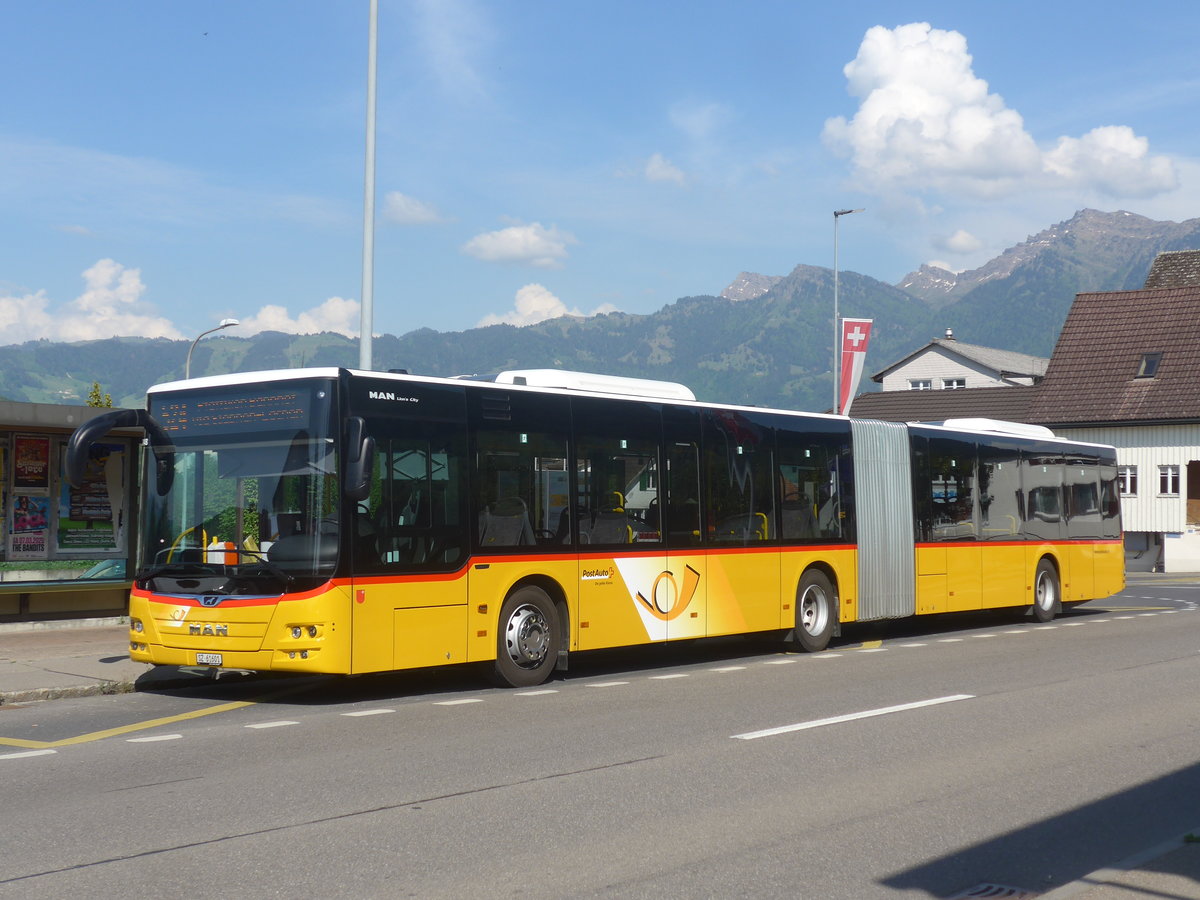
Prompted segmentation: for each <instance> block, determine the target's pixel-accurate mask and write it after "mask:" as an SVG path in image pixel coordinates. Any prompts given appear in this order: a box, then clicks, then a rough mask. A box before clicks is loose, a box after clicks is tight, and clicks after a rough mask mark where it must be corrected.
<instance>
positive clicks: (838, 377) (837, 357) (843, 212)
mask: <svg viewBox="0 0 1200 900" xmlns="http://www.w3.org/2000/svg"><path fill="white" fill-rule="evenodd" d="M862 211H863V210H862V209H835V210H834V211H833V414H834V415H835V416H836V415H837V414H838V413H840V412H841V410H840V409H839V408H838V406H839V405H840V403H841V402H842V366H841V362H842V361H841V343H842V328H841V325H840V324H839V322H838V219H840V218H841V217H842V216H848V215H850V214H851V213H859V212H862Z"/></svg>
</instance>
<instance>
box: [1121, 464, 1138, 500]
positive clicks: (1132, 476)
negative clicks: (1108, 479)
mask: <svg viewBox="0 0 1200 900" xmlns="http://www.w3.org/2000/svg"><path fill="white" fill-rule="evenodd" d="M1117 484H1118V485H1120V488H1121V496H1122V497H1136V496H1137V466H1118V467H1117Z"/></svg>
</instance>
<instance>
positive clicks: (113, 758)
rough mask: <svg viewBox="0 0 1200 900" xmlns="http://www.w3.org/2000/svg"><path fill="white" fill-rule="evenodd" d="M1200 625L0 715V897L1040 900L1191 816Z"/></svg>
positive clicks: (277, 688)
mask: <svg viewBox="0 0 1200 900" xmlns="http://www.w3.org/2000/svg"><path fill="white" fill-rule="evenodd" d="M1198 604H1200V586H1196V585H1168V584H1155V585H1142V586H1138V587H1135V588H1133V589H1131V590H1129V591H1127V592H1126V593H1125V594H1123V595H1120V596H1119V597H1116V598H1112V599H1110V600H1107V601H1103V602H1097V603H1092V604H1089V605H1087V606H1083V607H1079V608H1078V609H1076V610H1073V611H1070V612H1068V613H1067V614H1066V615H1065V616H1064V617H1062V618H1060V619H1059V620H1057V621H1055V622H1054V623H1051V624H1050V625H1046V626H1039V625H1036V624H1032V623H1027V622H1021V621H1018V620H1016V619H1015V618H1013V617H1012V616H1011V615H1008V616H998V615H981V616H967V617H942V618H938V619H933V620H913V621H909V622H905V623H894V624H893V625H891V626H890V627H889V628H888V629H886V630H883V629H879V630H876V629H870V628H865V627H864V628H858V629H854V630H852V631H849V632H848V633H847V634H846V635H845V636H844V637H843V639H842V640H841V641H840V642H839V643H838V644H837V646H835V647H834V648H833V649H832V650H831V651H829V652H826V653H822V654H816V655H797V654H784V653H780V652H778V650H777V649H776V648H774V647H772V646H771V645H769V644H766V643H763V642H752V641H713V642H699V643H696V644H692V645H690V646H688V647H683V648H654V649H653V650H652V651H645V650H643V651H638V652H622V653H607V654H595V655H591V656H588V657H583V658H579V657H577V658H576V659H575V660H574V661H573V664H572V671H571V672H570V673H569V674H568V675H567V676H566V677H565V678H560V679H557V680H555V681H553V682H551V683H549V684H547V685H545V686H543V687H542V688H539V689H535V690H523V691H522V690H518V691H508V690H498V689H492V688H485V687H483V686H482V684H481V682H479V681H478V680H477V679H476V678H475V676H474V673H472V672H470V671H438V672H435V673H432V674H430V673H408V674H401V675H396V676H388V677H379V678H361V679H298V680H294V681H280V680H270V681H248V682H247V681H245V680H240V681H239V680H236V679H234V680H231V681H229V682H228V683H224V682H218V683H216V684H214V685H210V686H207V687H205V688H203V689H200V690H192V691H186V692H182V691H176V692H170V693H164V694H145V693H143V694H131V695H119V696H111V697H95V698H87V699H81V700H64V701H56V702H53V703H44V704H38V705H33V706H29V707H26V708H5V709H4V710H3V711H2V712H0V735H3V736H4V737H9V738H18V739H22V740H27V741H40V742H47V743H53V744H54V748H53V749H52V750H50V749H47V750H29V751H27V752H25V753H14V752H5V753H3V754H0V801H2V804H3V818H2V819H0V821H2V822H3V825H2V827H0V896H3V897H7V896H13V897H22V898H24V897H55V898H60V897H84V896H87V897H93V896H97V895H113V894H118V893H119V894H121V895H125V896H132V897H143V896H144V897H189V898H191V897H200V896H214V897H226V896H238V897H275V896H295V895H297V894H304V895H310V896H328V897H468V896H471V897H535V898H536V897H645V896H654V897H663V898H670V897H680V898H683V897H688V898H691V897H730V896H738V895H741V896H750V897H809V898H840V897H845V898H870V897H906V896H908V897H939V898H947V897H954V896H956V895H963V894H964V893H965V892H968V891H970V890H972V889H977V888H978V887H979V886H980V885H997V886H1005V887H1013V888H1021V889H1024V890H1026V891H1030V892H1037V891H1045V890H1049V889H1050V888H1052V887H1055V886H1057V885H1060V884H1063V883H1065V882H1068V881H1071V880H1072V879H1074V878H1077V877H1079V876H1081V875H1083V874H1085V873H1087V872H1090V871H1092V870H1094V869H1097V868H1099V867H1101V866H1104V865H1107V864H1109V863H1111V862H1113V861H1114V860H1116V859H1120V858H1123V857H1126V856H1128V855H1129V854H1130V853H1131V852H1133V851H1135V850H1137V849H1140V848H1142V847H1146V846H1149V845H1152V844H1155V843H1158V842H1159V841H1162V840H1166V839H1168V838H1170V837H1173V836H1176V835H1178V834H1180V833H1182V832H1184V831H1187V830H1188V829H1190V828H1194V827H1196V826H1197V825H1200V804H1198V803H1197V802H1196V798H1197V797H1200V766H1198V765H1197V759H1198V757H1200V715H1198V714H1197V704H1196V694H1197V687H1198V685H1200V614H1197V606H1198Z"/></svg>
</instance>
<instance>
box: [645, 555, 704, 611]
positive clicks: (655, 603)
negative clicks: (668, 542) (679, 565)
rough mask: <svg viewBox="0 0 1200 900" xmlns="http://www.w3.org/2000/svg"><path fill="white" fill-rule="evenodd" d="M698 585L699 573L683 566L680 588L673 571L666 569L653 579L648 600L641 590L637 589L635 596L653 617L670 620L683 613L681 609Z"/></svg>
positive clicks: (684, 606) (687, 602)
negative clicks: (681, 585)
mask: <svg viewBox="0 0 1200 900" xmlns="http://www.w3.org/2000/svg"><path fill="white" fill-rule="evenodd" d="M699 585H700V573H699V572H697V571H696V570H695V569H693V568H692V567H691V566H685V567H684V570H683V587H682V588H680V586H679V585H678V584H677V583H676V581H675V573H674V572H672V571H671V570H670V569H668V570H666V571H665V572H662V573H660V574H659V576H658V577H657V578H655V579H654V586H653V587H652V588H651V589H650V598H651V599H650V600H647V599H646V598H645V597H644V596H642V592H641V591H638V593H637V598H638V600H639V601H641V603H642V605H643V606H645V607H646V609H648V610H649V611H650V614H651V615H653V616H654V618H656V619H659V620H661V621H663V622H670V621H671V620H672V619H677V618H679V616H681V615H683V611H684V610H685V609H687V608H688V604H690V603H691V602H692V597H694V596H695V595H696V588H697V587H699Z"/></svg>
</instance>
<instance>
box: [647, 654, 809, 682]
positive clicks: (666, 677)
mask: <svg viewBox="0 0 1200 900" xmlns="http://www.w3.org/2000/svg"><path fill="white" fill-rule="evenodd" d="M772 662H774V664H775V665H779V662H780V660H772ZM787 662H791V660H790V659H789V660H787ZM687 677H688V673H687V672H672V673H671V674H669V675H651V676H650V680H651V681H670V680H671V679H672V678H687Z"/></svg>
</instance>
